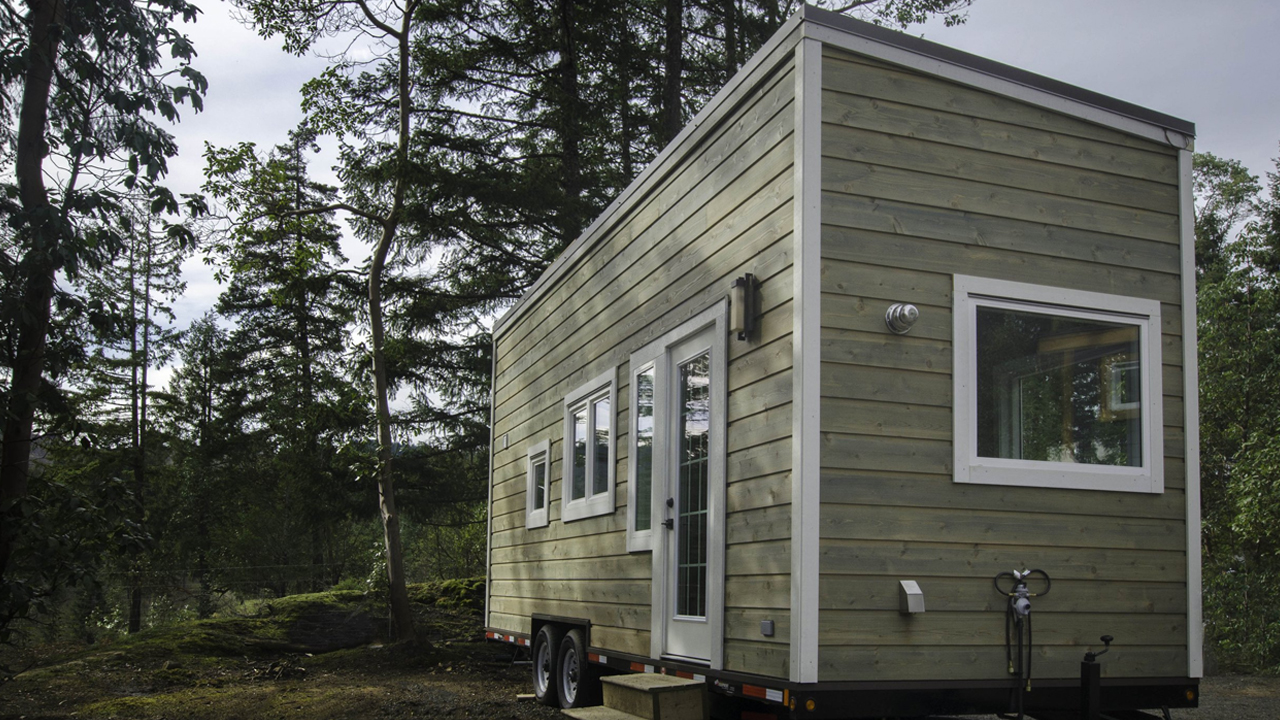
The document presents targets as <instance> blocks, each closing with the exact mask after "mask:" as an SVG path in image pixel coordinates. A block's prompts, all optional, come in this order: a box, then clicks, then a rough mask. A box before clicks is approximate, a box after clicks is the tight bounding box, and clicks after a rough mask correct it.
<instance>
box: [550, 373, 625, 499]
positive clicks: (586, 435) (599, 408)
mask: <svg viewBox="0 0 1280 720" xmlns="http://www.w3.org/2000/svg"><path fill="white" fill-rule="evenodd" d="M615 375H616V373H615V372H614V371H610V372H607V373H605V374H604V375H601V376H600V377H598V378H596V379H595V380H592V381H591V382H590V383H587V384H586V385H584V386H582V387H580V388H578V389H577V390H575V391H574V392H572V393H570V394H569V395H568V396H567V397H566V398H565V401H564V419H565V421H564V463H563V467H564V486H563V487H564V489H563V491H562V493H563V497H562V502H563V505H564V512H563V514H562V516H563V518H564V519H565V520H566V521H568V520H577V519H579V518H584V517H592V516H595V515H605V514H608V513H611V512H613V508H614V502H613V482H614V478H613V474H614V470H613V467H614V442H613V410H614V407H616V403H615V397H614V393H615V389H614V377H615Z"/></svg>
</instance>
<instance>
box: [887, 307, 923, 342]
mask: <svg viewBox="0 0 1280 720" xmlns="http://www.w3.org/2000/svg"><path fill="white" fill-rule="evenodd" d="M919 319H920V310H919V309H917V308H916V306H915V305H912V304H911V303H894V304H892V305H890V306H889V311H888V312H886V313H885V314H884V324H885V325H886V326H888V328H889V330H890V331H891V332H893V333H894V334H896V335H906V334H907V333H908V332H909V331H910V330H911V328H912V327H913V326H914V325H915V324H916V321H917V320H919Z"/></svg>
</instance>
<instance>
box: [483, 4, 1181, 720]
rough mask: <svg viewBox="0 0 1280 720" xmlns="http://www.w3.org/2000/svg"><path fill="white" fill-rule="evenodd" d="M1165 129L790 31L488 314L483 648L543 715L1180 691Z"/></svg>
mask: <svg viewBox="0 0 1280 720" xmlns="http://www.w3.org/2000/svg"><path fill="white" fill-rule="evenodd" d="M1193 135H1194V126H1193V125H1192V124H1191V123H1189V122H1186V121H1183V120H1179V119H1177V118H1173V117H1169V116H1167V115H1164V114H1161V113H1159V112H1154V111H1151V110H1147V109H1144V108H1141V107H1137V106H1135V105H1131V104H1129V103H1126V102H1122V101H1119V100H1115V99H1112V98H1109V97H1105V96H1102V95H1099V94H1096V93H1093V92H1090V91H1088V90H1083V89H1080V88H1077V87H1073V86H1069V85H1066V84H1063V83H1060V82H1056V81H1054V80H1050V79H1047V78H1044V77H1040V76H1037V75H1033V74H1031V73H1028V72H1024V71H1022V70H1018V69H1016V68H1012V67H1008V66H1006V65H1001V64H999V63H995V62H992V61H990V60H986V59H983V58H980V57H975V56H972V55H969V54H966V53H962V52H958V51H955V50H952V49H950V48H946V47H943V46H940V45H937V44H934V43H930V42H925V41H923V40H920V39H918V38H915V37H911V36H907V35H904V34H901V33H897V32H893V31H890V30H886V29H883V28H879V27H875V26H872V25H868V24H865V23H861V22H858V21H855V20H851V19H849V18H846V17H843V16H840V15H835V14H832V13H829V12H824V11H820V10H816V9H814V8H810V7H806V8H804V9H803V10H801V11H800V12H799V13H798V14H796V15H795V16H793V17H792V18H791V19H790V20H789V21H788V22H787V23H786V24H785V25H784V26H783V27H782V28H781V29H780V30H779V31H778V33H777V34H776V35H775V36H774V37H773V38H772V39H771V40H770V41H769V42H768V43H767V44H766V45H765V46H764V48H763V49H762V50H761V51H760V52H759V54H757V55H756V56H755V57H754V58H753V59H752V60H751V61H750V62H749V63H748V64H747V65H746V66H745V67H744V68H743V69H742V70H741V72H739V73H738V74H737V76H736V77H735V78H734V79H733V80H732V81H731V82H730V84H729V85H728V86H727V87H726V88H724V90H722V91H721V92H720V93H719V94H718V95H717V96H716V97H715V98H714V99H713V100H712V101H711V102H710V103H709V104H708V105H707V106H706V107H705V108H704V109H703V110H702V112H701V113H700V114H699V115H698V116H697V117H696V118H695V119H694V120H693V122H692V123H691V124H690V125H689V127H687V128H685V130H684V131H683V132H682V133H681V134H680V135H679V136H678V137H677V138H676V139H675V140H674V141H673V142H672V143H671V145H670V146H669V147H667V148H666V149H665V150H664V152H663V153H662V154H661V155H660V156H659V157H658V158H657V159H656V160H655V161H654V162H653V163H652V164H651V165H650V166H649V167H648V168H647V169H646V170H645V171H644V173H643V174H641V175H640V176H639V177H638V178H637V179H636V180H635V182H634V183H632V184H631V186H630V187H629V188H627V190H626V191H625V192H624V193H623V194H622V196H621V197H619V198H618V199H617V201H616V202H614V203H613V205H611V206H610V207H609V208H608V209H607V210H606V211H605V213H604V214H603V215H602V216H601V217H600V218H599V219H598V220H597V221H596V222H595V223H594V224H593V225H592V226H591V227H590V228H588V230H587V231H586V232H585V233H584V234H583V235H582V237H580V238H578V240H577V241H576V242H574V243H573V244H572V245H571V246H570V247H569V248H568V249H567V250H566V251H565V253H564V254H563V256H561V257H560V258H558V259H557V260H556V261H555V262H554V263H553V264H552V265H551V267H550V268H549V269H548V270H547V271H546V273H545V274H544V275H543V276H542V277H541V278H540V279H539V280H538V281H537V283H536V284H535V285H534V286H533V287H532V288H531V289H530V290H529V292H528V293H527V294H526V295H525V296H524V297H523V298H522V299H521V300H520V301H519V302H518V303H516V304H515V305H514V306H513V307H512V308H511V309H510V310H509V311H508V312H507V313H506V314H505V315H504V316H503V317H502V318H501V319H500V320H498V322H497V323H496V326H495V329H494V333H493V336H494V381H493V401H492V402H493V405H492V423H493V444H492V449H491V452H492V460H491V463H492V470H491V483H490V488H489V547H488V581H489V582H488V591H487V600H486V611H485V612H486V615H485V622H486V626H487V632H488V635H489V637H490V638H493V639H496V640H501V641H504V642H509V643H514V644H517V645H521V646H527V647H529V648H530V649H531V650H532V652H533V656H534V663H533V669H534V673H533V674H534V686H535V690H536V692H537V694H538V695H539V696H540V697H541V698H542V699H544V700H545V701H547V702H550V703H562V704H566V705H580V704H583V703H588V702H591V701H593V700H595V699H596V697H598V693H599V689H600V686H599V683H600V677H601V675H611V674H619V673H626V672H642V673H656V674H658V677H655V676H652V675H651V676H649V677H650V678H652V679H654V680H655V681H656V680H658V679H660V676H661V675H668V676H679V677H683V678H690V679H693V680H695V681H698V682H701V683H704V684H705V687H706V690H707V692H708V693H709V694H708V696H707V697H709V698H710V706H711V708H712V709H713V710H714V711H715V712H716V713H717V714H719V713H726V714H730V713H732V712H740V711H742V710H743V708H745V707H747V705H746V702H748V701H750V702H754V703H757V704H755V705H754V706H752V707H750V708H749V709H750V710H751V711H752V712H755V713H764V714H766V715H769V714H772V715H776V716H778V717H794V718H815V719H816V718H844V717H883V716H892V715H899V716H904V715H923V714H929V713H941V712H951V713H956V712H977V711H982V712H1014V713H1019V712H1025V713H1027V714H1030V715H1036V714H1037V713H1039V716H1040V717H1044V716H1045V714H1046V712H1047V711H1059V712H1066V713H1069V714H1070V715H1071V716H1073V717H1076V716H1079V715H1078V713H1083V714H1084V715H1085V716H1088V715H1089V714H1090V713H1092V714H1093V715H1094V716H1096V715H1097V712H1098V708H1101V709H1102V711H1104V712H1118V711H1125V712H1128V713H1129V716H1133V713H1132V712H1131V711H1134V710H1140V709H1159V708H1167V707H1190V706H1194V705H1196V703H1197V699H1198V695H1197V694H1198V680H1197V678H1199V677H1200V675H1201V665H1202V660H1201V644H1202V639H1201V620H1200V615H1201V609H1200V557H1199V552H1200V539H1199V525H1200V519H1199V490H1198V460H1197V457H1198V436H1197V432H1198V431H1197V415H1198V408H1197V390H1196V387H1197V386H1196V352H1195V348H1196V341H1195V338H1196V320H1195V318H1196V315H1195V273H1194V260H1193V242H1192V240H1193V236H1192V200H1191V155H1192V138H1193ZM1104 635H1105V636H1108V639H1107V640H1106V641H1103V640H1102V639H1101V638H1102V636H1104ZM1086 653H1088V654H1089V655H1088V658H1087V661H1086ZM606 680H614V678H606Z"/></svg>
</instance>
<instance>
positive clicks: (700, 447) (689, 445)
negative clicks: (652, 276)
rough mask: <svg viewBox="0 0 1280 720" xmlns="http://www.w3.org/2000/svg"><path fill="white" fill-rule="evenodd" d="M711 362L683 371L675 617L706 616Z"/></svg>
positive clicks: (705, 359) (693, 363) (702, 359)
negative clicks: (676, 615)
mask: <svg viewBox="0 0 1280 720" xmlns="http://www.w3.org/2000/svg"><path fill="white" fill-rule="evenodd" d="M710 367H711V357H710V354H709V353H704V354H702V355H699V356H698V357H696V358H694V359H692V360H689V361H688V362H686V363H684V364H682V365H681V366H680V372H679V377H680V381H679V382H680V385H679V398H678V404H677V408H678V410H679V413H680V418H679V430H678V432H679V435H678V443H679V448H678V453H679V454H678V455H677V463H678V467H679V477H678V483H679V487H678V488H677V498H678V499H677V502H678V503H679V507H678V511H679V516H678V519H677V524H678V531H679V539H678V541H677V548H676V563H677V573H676V613H677V614H678V615H683V616H686V617H706V614H707V510H708V508H707V470H708V460H709V455H708V451H709V439H710V438H709V429H710V424H711V376H710Z"/></svg>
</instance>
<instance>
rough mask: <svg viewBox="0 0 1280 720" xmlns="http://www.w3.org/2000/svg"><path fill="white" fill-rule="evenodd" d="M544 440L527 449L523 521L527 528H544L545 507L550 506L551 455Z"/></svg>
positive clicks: (546, 519)
mask: <svg viewBox="0 0 1280 720" xmlns="http://www.w3.org/2000/svg"><path fill="white" fill-rule="evenodd" d="M550 446H551V445H550V443H549V442H548V441H546V440H543V441H542V442H540V443H538V444H537V445H534V446H533V447H532V448H530V449H529V467H528V479H527V483H528V487H527V488H526V489H525V499H526V502H525V521H524V526H525V527H527V528H540V527H546V525H547V522H548V518H547V507H548V506H549V505H550V504H551V453H550Z"/></svg>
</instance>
